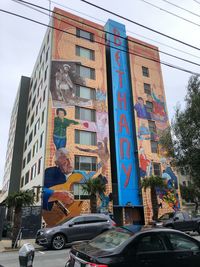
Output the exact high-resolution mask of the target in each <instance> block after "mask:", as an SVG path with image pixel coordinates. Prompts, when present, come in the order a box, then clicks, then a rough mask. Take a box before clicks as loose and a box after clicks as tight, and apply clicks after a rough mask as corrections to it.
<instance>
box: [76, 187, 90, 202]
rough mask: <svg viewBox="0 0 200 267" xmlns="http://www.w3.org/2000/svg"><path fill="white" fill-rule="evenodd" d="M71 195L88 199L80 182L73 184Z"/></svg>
mask: <svg viewBox="0 0 200 267" xmlns="http://www.w3.org/2000/svg"><path fill="white" fill-rule="evenodd" d="M73 195H74V198H75V199H88V198H89V197H88V194H87V192H85V191H84V190H83V185H82V184H73Z"/></svg>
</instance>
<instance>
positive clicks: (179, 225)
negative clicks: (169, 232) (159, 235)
mask: <svg viewBox="0 0 200 267" xmlns="http://www.w3.org/2000/svg"><path fill="white" fill-rule="evenodd" d="M154 225H155V226H164V227H168V228H172V229H176V230H180V231H185V232H187V231H188V232H189V231H197V232H198V233H199V234H200V218H199V217H196V218H193V217H191V216H190V215H189V214H188V213H187V212H181V211H177V212H170V213H165V214H164V215H162V216H161V217H160V218H159V219H158V220H157V221H156V222H154Z"/></svg>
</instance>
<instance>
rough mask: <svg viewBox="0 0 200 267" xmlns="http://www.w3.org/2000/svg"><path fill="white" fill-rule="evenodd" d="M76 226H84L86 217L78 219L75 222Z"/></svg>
mask: <svg viewBox="0 0 200 267" xmlns="http://www.w3.org/2000/svg"><path fill="white" fill-rule="evenodd" d="M73 223H74V224H84V223H85V219H84V217H78V218H76V219H74V220H73Z"/></svg>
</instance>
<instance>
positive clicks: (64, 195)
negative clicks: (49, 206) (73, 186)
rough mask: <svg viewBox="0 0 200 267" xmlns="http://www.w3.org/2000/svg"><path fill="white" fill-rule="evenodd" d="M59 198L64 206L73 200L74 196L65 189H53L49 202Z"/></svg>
mask: <svg viewBox="0 0 200 267" xmlns="http://www.w3.org/2000/svg"><path fill="white" fill-rule="evenodd" d="M56 200H60V201H61V202H62V203H63V204H64V205H65V206H66V205H69V204H72V203H73V202H74V196H73V195H72V194H71V193H69V192H67V191H54V193H53V194H52V195H51V197H50V198H49V202H52V201H56Z"/></svg>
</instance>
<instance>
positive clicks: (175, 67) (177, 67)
mask: <svg viewBox="0 0 200 267" xmlns="http://www.w3.org/2000/svg"><path fill="white" fill-rule="evenodd" d="M0 12H3V13H6V14H10V15H12V16H16V17H19V18H22V19H25V20H28V21H31V22H34V23H36V24H39V25H42V26H45V27H48V28H51V29H54V30H58V31H60V32H63V33H66V34H69V35H72V36H76V34H73V33H71V32H67V31H64V30H61V29H59V28H57V27H53V26H51V25H48V24H45V23H43V22H40V21H37V20H34V19H30V18H28V17H25V16H22V15H19V14H16V13H13V12H10V11H7V10H3V9H0ZM85 39H87V38H85ZM88 40H89V39H88ZM93 42H94V43H98V44H101V45H104V46H109V47H111V48H114V49H116V47H114V46H111V45H108V44H105V43H101V42H99V41H93ZM117 50H119V51H122V52H125V53H127V54H131V55H134V56H138V57H141V58H144V59H147V60H150V61H154V62H157V63H160V64H162V65H165V66H168V67H170V68H173V69H177V70H180V71H184V72H187V73H189V74H192V75H198V76H199V75H200V73H196V72H193V71H190V70H188V69H184V68H181V67H179V66H175V65H173V64H170V63H168V62H163V61H160V60H156V59H153V58H148V57H145V56H141V55H139V54H137V53H133V52H129V51H127V50H123V49H120V48H117Z"/></svg>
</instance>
